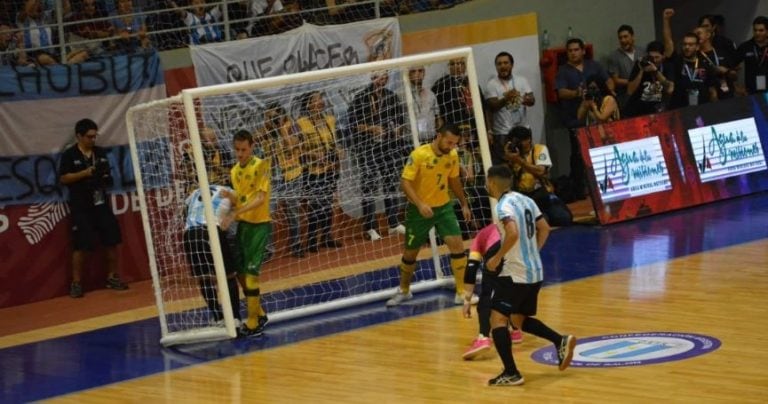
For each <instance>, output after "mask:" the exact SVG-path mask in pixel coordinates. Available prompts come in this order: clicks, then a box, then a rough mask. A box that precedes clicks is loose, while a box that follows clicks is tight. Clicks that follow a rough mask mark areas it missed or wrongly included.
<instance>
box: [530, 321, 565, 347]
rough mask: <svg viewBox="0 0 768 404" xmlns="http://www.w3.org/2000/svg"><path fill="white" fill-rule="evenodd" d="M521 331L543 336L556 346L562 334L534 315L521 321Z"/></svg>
mask: <svg viewBox="0 0 768 404" xmlns="http://www.w3.org/2000/svg"><path fill="white" fill-rule="evenodd" d="M523 331H525V332H527V333H529V334H533V335H535V336H537V337H541V338H544V339H546V340H548V341H550V342H551V343H553V344H555V345H557V346H559V345H560V341H561V340H562V339H563V336H562V335H560V334H558V333H557V332H556V331H555V330H553V329H551V328H549V327H547V325H546V324H544V323H542V322H541V321H540V320H539V319H537V318H534V317H528V318H526V319H525V321H523Z"/></svg>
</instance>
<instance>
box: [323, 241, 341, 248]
mask: <svg viewBox="0 0 768 404" xmlns="http://www.w3.org/2000/svg"><path fill="white" fill-rule="evenodd" d="M341 246H342V244H341V241H337V240H332V239H328V240H325V241H323V247H325V248H339V247H341Z"/></svg>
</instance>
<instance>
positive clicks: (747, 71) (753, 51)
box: [733, 16, 768, 94]
mask: <svg viewBox="0 0 768 404" xmlns="http://www.w3.org/2000/svg"><path fill="white" fill-rule="evenodd" d="M742 63H744V86H745V87H746V89H747V93H749V94H755V93H761V92H764V91H765V90H766V88H767V86H766V77H768V18H766V17H764V16H759V17H757V18H755V19H754V21H752V39H750V40H748V41H746V42H744V43H742V44H741V45H739V47H738V49H736V55H735V58H734V63H733V64H734V66H738V65H740V64H742Z"/></svg>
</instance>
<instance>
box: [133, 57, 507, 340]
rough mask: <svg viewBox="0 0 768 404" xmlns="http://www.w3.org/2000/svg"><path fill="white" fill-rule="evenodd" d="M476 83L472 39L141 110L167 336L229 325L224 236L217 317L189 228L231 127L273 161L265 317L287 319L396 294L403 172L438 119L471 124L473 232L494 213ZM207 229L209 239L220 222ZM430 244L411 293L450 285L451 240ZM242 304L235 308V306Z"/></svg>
mask: <svg viewBox="0 0 768 404" xmlns="http://www.w3.org/2000/svg"><path fill="white" fill-rule="evenodd" d="M478 89H479V87H478V84H477V81H476V78H475V73H474V64H473V62H472V54H471V49H470V48H461V49H455V50H450V51H442V52H434V53H429V54H422V55H415V56H408V57H402V58H397V59H392V60H387V61H378V62H373V63H366V64H360V65H354V66H345V67H341V68H336V69H328V70H321V71H314V72H306V73H299V74H293V75H285V76H280V77H275V78H267V79H259V80H252V81H244V82H237V83H229V84H222V85H216V86H209V87H203V88H196V89H188V90H184V91H183V93H182V95H181V97H180V98H171V99H168V100H165V101H161V102H156V103H152V104H146V105H141V106H137V107H134V108H132V109H131V112H130V113H129V115H128V120H129V124H128V127H129V136H130V139H131V148H132V152H133V154H134V165H135V167H134V170H135V172H136V176H137V184H138V187H139V199H140V202H141V205H142V214H143V216H144V222H145V227H146V235H147V245H148V249H149V253H150V268H151V269H152V274H153V279H154V285H155V288H156V296H157V300H158V307H159V308H160V317H161V324H162V326H163V338H164V340H165V341H171V343H174V342H175V341H177V339H175V338H173V337H172V336H173V335H174V334H180V335H185V337H184V338H182V339H181V340H178V341H181V342H186V341H187V339H186V338H187V337H186V336H187V335H190V336H191V337H189V338H191V340H196V339H197V338H198V337H197V336H196V335H198V334H199V333H200V330H201V329H205V330H210V329H211V328H214V329H215V328H216V327H218V328H219V329H220V330H221V332H222V333H225V334H227V330H229V332H230V334H227V335H230V336H231V335H232V334H231V332H232V330H233V328H232V329H230V328H228V327H229V326H230V320H231V319H232V313H227V312H226V310H227V309H228V307H229V305H227V304H225V303H227V302H226V300H227V299H226V298H225V296H226V295H227V288H226V287H224V285H225V284H226V282H227V280H226V276H225V272H226V271H225V268H224V267H225V265H224V261H226V257H224V255H226V254H222V252H221V251H220V247H221V246H222V244H221V243H215V242H212V243H210V249H211V254H210V258H211V261H212V265H213V267H215V273H216V275H217V277H216V280H217V281H218V282H213V283H211V284H212V285H214V287H217V289H218V300H219V303H220V305H221V308H222V311H223V312H224V314H225V315H224V316H223V320H222V321H218V320H219V319H220V317H221V316H220V315H213V314H212V313H211V312H212V311H213V310H212V309H211V305H210V304H206V303H207V302H206V300H205V298H204V297H205V293H203V292H202V291H201V289H202V287H201V286H200V282H199V279H198V277H196V276H195V275H196V274H195V270H194V268H191V266H192V264H191V263H190V258H189V255H190V254H189V252H186V255H185V250H184V248H185V246H184V240H183V234H184V233H185V212H184V210H185V206H186V205H187V204H188V202H189V201H188V200H187V198H188V196H189V195H190V193H192V192H193V191H194V190H196V189H199V188H201V189H209V188H210V187H211V186H214V185H216V186H228V185H229V176H228V173H229V171H230V169H231V167H233V166H234V165H235V164H236V160H235V153H234V151H233V140H232V139H233V135H234V134H235V133H236V132H240V131H247V132H248V133H250V134H251V136H252V139H253V141H254V152H253V154H254V155H255V156H256V157H258V158H260V159H263V160H265V161H267V162H269V163H270V165H271V168H272V175H271V193H270V198H269V205H270V213H271V223H272V232H271V238H270V240H269V242H268V245H267V251H266V253H265V258H266V259H265V262H264V263H263V264H262V265H261V273H260V289H261V301H262V303H261V304H262V306H263V307H264V308H265V310H266V312H267V313H269V318H270V320H271V321H279V320H284V319H288V318H295V317H299V316H303V315H309V314H314V313H317V312H320V311H326V310H333V309H338V308H343V307H347V306H351V305H355V304H361V303H367V302H372V301H376V300H385V299H387V298H389V297H390V296H391V295H392V293H393V292H394V290H395V289H396V287H397V286H398V280H399V270H398V264H399V263H400V256H401V253H402V249H403V244H404V236H403V235H402V230H403V228H402V224H403V219H404V214H405V208H406V203H407V201H406V199H405V197H404V194H403V193H402V191H401V190H400V186H399V178H400V174H401V171H402V168H403V165H404V163H405V161H406V159H407V157H408V154H409V153H410V152H411V151H412V150H413V148H414V147H415V146H418V145H419V144H423V143H427V142H430V141H431V140H432V138H433V137H434V136H435V133H436V129H437V127H438V126H439V125H441V124H443V123H451V124H455V125H457V126H458V127H459V128H460V130H461V132H462V142H461V144H460V145H459V150H458V151H459V155H460V159H461V163H462V180H463V181H464V185H465V193H466V194H467V196H468V199H469V200H470V203H471V205H472V211H473V216H474V217H473V220H471V221H469V222H465V221H464V220H463V219H462V218H461V213H460V209H459V210H458V212H459V213H458V215H457V217H458V218H459V222H460V224H461V227H462V231H463V234H464V238H465V239H467V240H468V239H469V238H471V237H472V236H473V235H474V232H475V231H476V230H477V229H480V228H482V226H483V225H485V224H487V223H490V221H491V220H492V218H491V212H490V208H489V205H488V203H489V202H488V198H487V194H485V193H484V180H483V178H484V175H483V173H484V171H485V169H486V168H487V166H488V165H489V164H490V155H489V153H488V144H487V141H486V139H485V126H484V124H483V115H482V111H481V108H482V106H481V105H482V104H481V99H480V94H479V91H478ZM182 110H183V113H182ZM478 134H482V135H478ZM139 177H140V178H139ZM202 194H203V196H207V197H203V198H200V199H201V202H202V203H203V205H204V206H205V211H206V218H208V219H209V221H208V223H211V221H213V223H215V216H216V207H215V201H213V204H212V198H211V196H212V195H214V196H215V194H214V193H206V192H203V193H202ZM208 227H209V229H208V232H207V233H206V234H207V236H208V237H209V239H210V240H214V239H215V238H217V230H216V227H215V226H210V225H209V226H208ZM214 241H215V240H214ZM222 242H225V241H222ZM425 247H426V248H424V249H423V250H422V253H421V255H420V256H419V261H418V266H417V270H416V272H415V277H414V283H413V287H412V290H413V291H415V292H419V291H422V290H426V289H430V288H435V287H441V286H449V285H452V284H453V278H452V277H451V276H450V273H451V270H450V267H449V265H448V257H447V253H448V252H447V249H446V248H445V247H443V246H441V242H440V240H435V238H434V236H433V237H432V240H431V245H430V246H425ZM234 250H235V251H236V250H237V248H236V246H235V248H234ZM234 308H235V314H237V313H238V311H239V309H240V307H239V304H238V305H237V306H236V307H234ZM217 321H218V323H217ZM217 324H218V325H217ZM169 336H170V337H169Z"/></svg>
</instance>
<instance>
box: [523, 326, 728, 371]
mask: <svg viewBox="0 0 768 404" xmlns="http://www.w3.org/2000/svg"><path fill="white" fill-rule="evenodd" d="M719 347H720V340H718V339H717V338H712V337H709V336H706V335H699V334H687V333H677V332H648V333H636V334H615V335H603V336H599V337H589V338H583V339H579V340H578V343H577V345H576V349H575V351H574V354H573V362H571V366H575V367H619V366H638V365H650V364H653V363H661V362H671V361H677V360H681V359H687V358H692V357H694V356H699V355H704V354H706V353H709V352H712V351H714V350H716V349H717V348H719ZM531 357H532V358H533V360H535V361H536V362H539V363H544V364H547V365H557V353H556V352H555V348H554V347H553V346H551V345H550V346H548V347H546V348H542V349H539V350H537V351H535V352H534V353H533V354H532V355H531Z"/></svg>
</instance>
